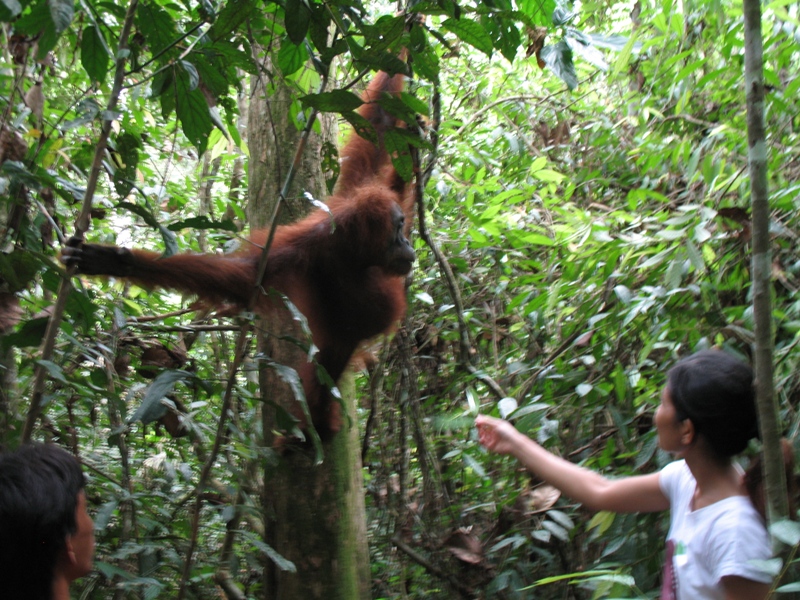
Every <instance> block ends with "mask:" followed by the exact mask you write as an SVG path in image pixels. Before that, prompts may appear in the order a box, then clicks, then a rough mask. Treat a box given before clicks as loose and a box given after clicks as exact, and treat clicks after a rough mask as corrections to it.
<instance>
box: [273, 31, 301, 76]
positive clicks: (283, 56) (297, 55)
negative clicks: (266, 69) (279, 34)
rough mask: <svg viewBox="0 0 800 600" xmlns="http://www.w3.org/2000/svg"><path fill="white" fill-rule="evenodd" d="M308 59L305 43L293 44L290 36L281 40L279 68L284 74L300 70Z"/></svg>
mask: <svg viewBox="0 0 800 600" xmlns="http://www.w3.org/2000/svg"><path fill="white" fill-rule="evenodd" d="M307 61H308V51H307V50H306V46H305V44H299V45H298V44H293V43H292V42H291V41H290V40H289V38H284V39H283V40H282V41H281V49H280V50H279V51H278V68H280V70H281V72H282V73H283V74H284V75H291V74H292V73H296V72H297V71H299V70H300V68H301V67H302V66H303V65H304V64H306V62H307Z"/></svg>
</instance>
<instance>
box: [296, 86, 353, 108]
mask: <svg viewBox="0 0 800 600" xmlns="http://www.w3.org/2000/svg"><path fill="white" fill-rule="evenodd" d="M300 101H301V102H302V103H303V104H304V105H305V106H310V107H312V108H316V109H317V110H319V111H322V112H338V113H346V112H350V111H353V110H355V109H357V108H358V107H359V106H361V105H362V104H363V102H362V101H361V98H359V97H358V96H356V95H355V94H354V93H352V92H348V91H345V90H334V91H332V92H323V93H321V94H310V95H308V96H303V97H302V98H300Z"/></svg>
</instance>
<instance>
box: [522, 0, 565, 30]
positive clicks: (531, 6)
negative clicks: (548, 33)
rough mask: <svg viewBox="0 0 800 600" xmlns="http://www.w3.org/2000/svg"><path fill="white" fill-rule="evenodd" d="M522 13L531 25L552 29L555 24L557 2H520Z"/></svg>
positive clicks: (531, 0) (544, 0)
mask: <svg viewBox="0 0 800 600" xmlns="http://www.w3.org/2000/svg"><path fill="white" fill-rule="evenodd" d="M517 5H518V7H519V10H520V12H521V13H522V14H523V15H525V16H526V17H527V19H528V20H529V25H532V26H537V25H538V26H540V27H550V26H551V25H552V23H553V12H554V11H555V9H556V2H555V0H519V2H518V3H517Z"/></svg>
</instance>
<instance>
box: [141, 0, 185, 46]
mask: <svg viewBox="0 0 800 600" xmlns="http://www.w3.org/2000/svg"><path fill="white" fill-rule="evenodd" d="M136 25H137V27H138V30H139V31H140V32H141V33H142V35H144V37H145V39H146V40H147V42H148V44H149V45H150V52H151V53H152V54H153V55H157V54H160V53H161V52H163V51H164V50H166V49H167V48H168V47H169V46H170V45H172V44H174V43H175V42H176V41H177V39H178V27H177V25H176V23H175V21H174V20H173V19H172V17H170V15H169V13H168V12H167V11H166V10H164V9H163V8H162V7H161V6H159V5H158V4H156V3H155V2H154V1H153V0H143V1H142V2H139V6H138V8H137V10H136Z"/></svg>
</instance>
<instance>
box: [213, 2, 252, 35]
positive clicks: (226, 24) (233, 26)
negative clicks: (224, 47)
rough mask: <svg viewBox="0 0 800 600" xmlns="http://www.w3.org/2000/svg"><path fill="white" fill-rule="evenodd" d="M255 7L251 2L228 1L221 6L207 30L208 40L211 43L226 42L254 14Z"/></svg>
mask: <svg viewBox="0 0 800 600" xmlns="http://www.w3.org/2000/svg"><path fill="white" fill-rule="evenodd" d="M256 12H257V11H256V7H255V6H254V4H253V2H252V0H230V1H229V2H226V3H225V4H224V5H223V8H222V10H221V11H220V12H219V14H218V15H217V18H216V20H215V21H214V24H213V25H212V26H211V27H210V28H209V30H208V34H207V36H208V38H209V39H210V40H212V41H213V42H215V43H216V42H219V41H224V40H228V39H230V37H231V34H232V33H234V32H235V31H237V30H238V29H239V26H240V25H241V24H242V23H244V22H245V21H247V19H249V18H250V17H251V16H253V14H254V13H256Z"/></svg>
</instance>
